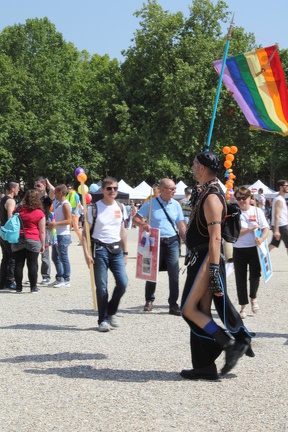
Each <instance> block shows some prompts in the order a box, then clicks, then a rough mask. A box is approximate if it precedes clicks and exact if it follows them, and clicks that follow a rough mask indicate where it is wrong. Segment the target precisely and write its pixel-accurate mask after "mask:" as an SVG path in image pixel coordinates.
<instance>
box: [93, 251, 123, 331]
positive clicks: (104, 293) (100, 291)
mask: <svg viewBox="0 0 288 432" xmlns="http://www.w3.org/2000/svg"><path fill="white" fill-rule="evenodd" d="M92 246H93V247H94V250H93V258H94V276H95V284H96V295H97V302H98V324H100V323H101V322H102V321H108V317H109V316H111V315H115V314H116V312H117V309H118V306H119V303H120V300H121V297H122V296H123V294H124V293H125V290H126V287H127V284H128V278H127V275H126V269H125V263H124V257H123V252H122V251H121V252H120V253H119V254H118V255H114V254H112V253H110V252H109V251H108V250H107V249H106V248H105V247H104V246H96V245H95V243H94V244H93V243H92ZM108 269H110V270H111V272H112V273H113V276H114V278H115V283H116V286H115V288H114V291H113V293H112V296H111V299H110V301H109V302H108V289H107V282H108Z"/></svg>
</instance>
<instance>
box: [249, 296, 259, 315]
mask: <svg viewBox="0 0 288 432" xmlns="http://www.w3.org/2000/svg"><path fill="white" fill-rule="evenodd" d="M250 301H251V309H252V312H253V313H254V314H255V313H257V312H258V311H259V309H260V308H259V305H258V303H257V299H256V298H255V299H250Z"/></svg>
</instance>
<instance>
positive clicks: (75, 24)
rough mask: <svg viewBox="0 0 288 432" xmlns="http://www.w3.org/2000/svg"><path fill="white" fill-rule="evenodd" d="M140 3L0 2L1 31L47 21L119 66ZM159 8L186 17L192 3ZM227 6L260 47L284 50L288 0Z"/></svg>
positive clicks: (168, 1)
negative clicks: (30, 21) (37, 20)
mask: <svg viewBox="0 0 288 432" xmlns="http://www.w3.org/2000/svg"><path fill="white" fill-rule="evenodd" d="M143 3H144V0H0V7H1V8H0V10H1V14H0V31H2V29H3V28H4V27H6V26H8V25H14V24H17V23H21V24H24V23H25V20H26V19H28V18H43V17H44V16H47V17H48V18H49V20H50V21H51V22H52V23H53V24H55V26H56V29H57V30H58V31H59V32H60V33H62V35H63V37H64V39H65V40H66V41H67V42H68V41H69V42H73V43H74V45H75V46H76V47H77V48H78V49H79V50H80V51H81V50H83V49H86V50H87V51H88V52H89V53H90V54H100V55H104V54H108V55H109V56H110V58H114V57H116V58H118V59H119V60H120V61H121V60H123V58H122V56H121V51H122V50H123V49H127V48H128V47H129V46H130V45H131V39H132V38H133V34H134V32H135V30H136V29H137V27H138V21H137V19H136V18H135V17H134V16H133V13H134V12H135V11H136V10H139V9H141V7H142V5H143ZM145 3H146V1H145ZM158 3H159V4H160V5H161V6H162V7H163V9H165V10H169V11H170V12H176V11H182V12H183V13H184V15H185V16H188V12H189V9H188V6H189V5H191V4H192V0H158ZM226 4H227V5H228V6H229V10H230V11H231V12H235V25H237V26H241V27H244V29H245V31H246V32H253V33H254V34H255V36H256V42H257V43H258V44H261V45H262V46H269V45H273V44H274V43H276V42H278V43H279V47H280V49H284V48H288V30H287V12H288V2H287V0H273V1H272V2H271V1H270V0H226ZM272 7H273V8H272ZM227 28H228V25H227ZM227 28H224V31H225V33H226V30H227Z"/></svg>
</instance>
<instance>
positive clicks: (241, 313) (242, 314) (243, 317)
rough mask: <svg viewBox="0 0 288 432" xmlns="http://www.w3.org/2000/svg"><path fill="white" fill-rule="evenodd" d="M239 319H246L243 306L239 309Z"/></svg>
mask: <svg viewBox="0 0 288 432" xmlns="http://www.w3.org/2000/svg"><path fill="white" fill-rule="evenodd" d="M240 317H241V318H242V319H245V318H247V311H246V307H245V306H244V307H241V310H240Z"/></svg>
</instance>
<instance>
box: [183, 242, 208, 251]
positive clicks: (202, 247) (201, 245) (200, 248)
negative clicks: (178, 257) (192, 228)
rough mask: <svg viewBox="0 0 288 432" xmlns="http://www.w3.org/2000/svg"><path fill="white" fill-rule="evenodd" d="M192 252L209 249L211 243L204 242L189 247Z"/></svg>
mask: <svg viewBox="0 0 288 432" xmlns="http://www.w3.org/2000/svg"><path fill="white" fill-rule="evenodd" d="M188 249H189V251H190V252H199V251H201V250H204V249H209V243H203V244H200V245H198V246H195V247H193V248H188Z"/></svg>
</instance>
